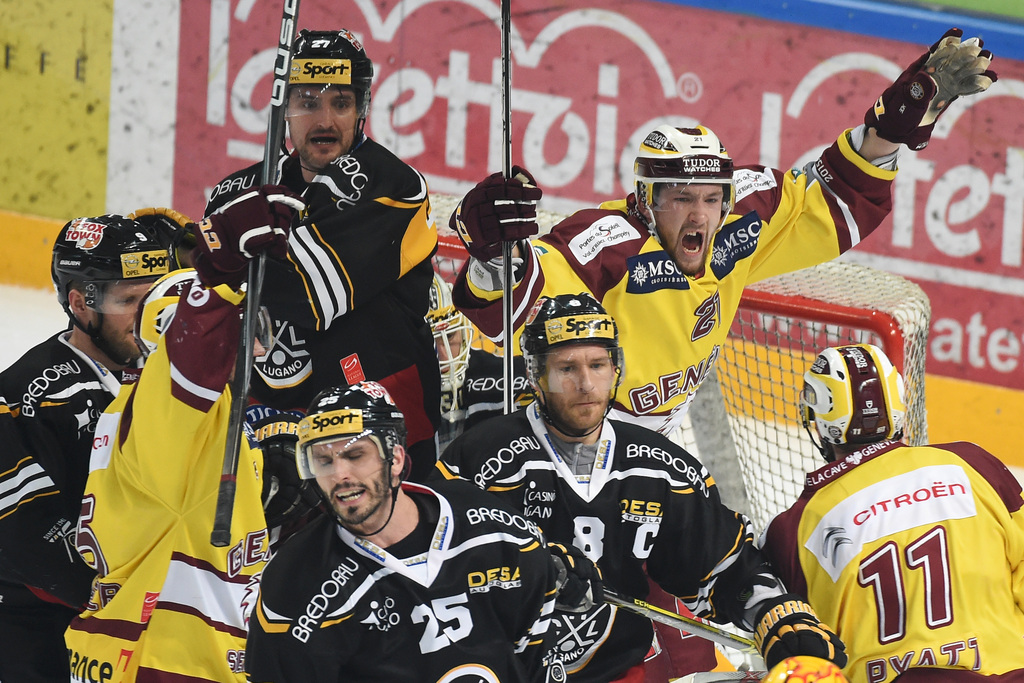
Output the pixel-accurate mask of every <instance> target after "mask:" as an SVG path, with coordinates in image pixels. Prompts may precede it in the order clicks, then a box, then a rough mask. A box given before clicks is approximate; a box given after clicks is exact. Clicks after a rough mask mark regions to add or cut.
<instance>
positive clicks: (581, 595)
mask: <svg viewBox="0 0 1024 683" xmlns="http://www.w3.org/2000/svg"><path fill="white" fill-rule="evenodd" d="M548 550H550V551H551V559H552V561H553V562H554V563H555V568H556V569H557V570H558V595H557V596H556V597H555V609H559V610H561V611H563V612H587V611H589V610H591V609H592V608H593V607H594V605H595V604H601V603H602V602H604V591H603V584H602V580H601V568H600V567H598V566H597V565H596V564H594V563H593V562H591V560H590V558H589V557H587V556H586V555H584V554H583V551H582V550H580V549H579V548H577V547H576V546H574V545H572V544H570V545H568V546H566V545H562V544H561V543H548Z"/></svg>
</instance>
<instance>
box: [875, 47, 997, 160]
mask: <svg viewBox="0 0 1024 683" xmlns="http://www.w3.org/2000/svg"><path fill="white" fill-rule="evenodd" d="M963 34H964V32H963V31H962V30H960V29H958V28H951V29H949V30H948V31H946V33H945V35H943V36H942V38H940V39H939V40H938V42H936V43H935V44H934V45H932V46H931V47H930V48H929V49H928V52H925V53H924V54H923V55H921V56H920V57H918V58H917V59H916V60H915V61H914V63H913V64H911V65H910V66H908V67H907V68H906V69H905V70H904V71H903V73H902V74H900V76H899V78H897V79H896V82H895V83H893V84H892V85H890V86H889V87H888V88H886V90H885V92H883V93H882V96H881V97H879V98H878V101H877V102H875V105H874V106H873V107H872V108H871V109H868V111H867V113H866V114H865V115H864V124H865V125H867V126H869V127H873V128H875V130H876V131H877V133H878V136H879V137H880V138H882V139H884V140H888V141H889V142H896V143H903V144H905V145H906V146H907V147H909V148H910V149H914V150H920V149H924V148H925V147H926V146H927V145H928V140H929V138H931V135H932V129H933V128H934V127H935V120H936V119H937V118H939V115H940V114H941V113H942V112H943V111H945V109H946V107H948V106H949V105H950V104H951V103H952V102H953V101H954V100H955V99H956V98H958V97H961V96H963V95H973V94H975V93H980V92H983V91H985V90H987V89H988V87H989V86H990V85H992V84H993V83H995V82H996V80H997V76H996V73H995V72H994V71H992V70H991V69H989V68H988V67H989V64H990V63H991V61H992V53H991V52H989V51H988V50H983V49H981V48H982V45H983V42H982V40H981V39H980V38H971V39H969V40H965V41H963V42H961V41H960V38H961V36H963Z"/></svg>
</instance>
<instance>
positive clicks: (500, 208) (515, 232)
mask: <svg viewBox="0 0 1024 683" xmlns="http://www.w3.org/2000/svg"><path fill="white" fill-rule="evenodd" d="M542 194H543V192H541V189H540V188H539V187H537V183H536V181H535V180H534V179H533V176H531V175H530V173H529V171H527V170H526V169H524V168H521V167H519V166H513V167H512V177H511V178H509V179H508V180H505V178H504V177H503V176H502V174H500V173H494V174H492V175H489V176H487V178H486V179H484V180H483V181H481V182H480V183H478V184H477V186H476V187H474V188H473V189H472V190H470V191H469V192H468V193H467V194H466V196H465V197H463V199H462V201H461V202H459V205H458V206H457V207H456V209H455V213H453V214H452V216H451V218H450V219H449V221H448V225H449V227H451V229H452V230H454V231H455V232H457V233H459V237H460V238H461V239H462V244H463V245H465V247H466V251H468V252H469V255H470V256H472V257H474V258H476V259H479V260H481V261H490V260H491V259H492V258H495V257H496V256H501V244H502V242H517V241H519V240H524V239H529V238H530V237H533V236H534V235H536V234H537V233H538V232H539V231H540V229H539V228H538V226H537V202H538V201H540V198H541V195H542Z"/></svg>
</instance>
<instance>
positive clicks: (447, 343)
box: [426, 273, 473, 417]
mask: <svg viewBox="0 0 1024 683" xmlns="http://www.w3.org/2000/svg"><path fill="white" fill-rule="evenodd" d="M429 306H430V310H428V311H427V315H426V320H427V323H428V324H429V325H430V330H431V332H432V333H433V335H434V347H435V349H436V350H437V362H438V365H439V366H440V368H441V391H442V393H445V394H451V395H452V397H453V401H452V403H451V406H452V409H455V408H456V407H457V405H456V404H457V398H458V394H459V390H460V389H461V388H462V385H463V383H464V382H465V381H466V369H467V368H468V367H469V351H470V344H471V343H472V341H473V326H472V324H470V322H469V320H468V319H467V318H466V316H464V315H463V314H462V313H460V312H459V310H458V309H456V308H455V305H454V304H453V303H452V286H451V285H450V284H448V283H447V282H445V281H444V280H442V279H441V276H440V275H438V274H437V273H434V280H433V282H432V283H431V285H430V294H429ZM449 412H450V411H449ZM446 417H447V416H446Z"/></svg>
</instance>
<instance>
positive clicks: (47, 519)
mask: <svg viewBox="0 0 1024 683" xmlns="http://www.w3.org/2000/svg"><path fill="white" fill-rule="evenodd" d="M69 335H70V332H66V331H65V332H61V333H59V334H56V335H54V336H53V337H50V338H49V339H47V340H46V341H44V342H42V343H41V344H38V345H37V346H35V347H34V348H32V349H30V350H29V351H28V352H27V353H25V355H24V356H22V357H21V358H20V359H18V360H17V361H16V362H15V363H14V364H13V365H12V366H10V367H9V368H7V369H6V370H4V371H3V372H2V373H0V438H2V446H0V581H3V584H2V585H0V605H12V604H14V603H15V602H16V601H17V602H22V601H24V602H25V603H28V604H31V603H32V599H31V598H30V597H29V596H27V595H26V589H25V587H24V585H28V586H31V587H32V588H33V589H34V590H35V591H36V592H37V594H45V596H44V597H47V598H56V599H58V600H60V601H62V602H64V603H66V604H68V605H70V606H73V607H81V606H82V605H84V604H85V602H86V601H87V600H88V599H89V594H90V589H91V584H92V577H93V576H94V575H95V572H94V571H93V570H92V569H90V568H89V567H88V566H87V565H86V564H85V562H84V561H83V560H82V558H81V557H79V555H78V552H77V551H76V550H75V548H74V533H73V532H74V530H75V525H76V523H77V521H78V513H79V511H80V510H81V507H82V492H83V490H84V489H85V480H86V478H87V476H88V474H89V454H90V453H91V451H92V445H93V437H94V434H95V431H96V421H97V420H98V419H99V416H100V414H101V413H102V412H103V409H104V408H105V407H106V406H107V404H109V403H110V402H111V401H112V400H113V399H114V396H115V395H116V394H117V391H118V389H119V388H120V386H121V382H122V380H123V379H124V378H125V377H126V376H127V377H129V378H130V379H135V378H136V377H137V374H138V372H139V371H138V370H137V369H128V370H124V371H111V370H108V369H107V368H105V367H104V366H103V365H101V364H100V363H97V362H96V361H94V360H92V359H91V358H89V357H88V356H87V355H86V354H85V353H83V352H82V351H79V350H78V349H76V348H75V347H74V346H72V345H71V344H70V343H69V342H68V340H67V337H68V336H69ZM40 592H41V593H40ZM16 596H18V597H16Z"/></svg>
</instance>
